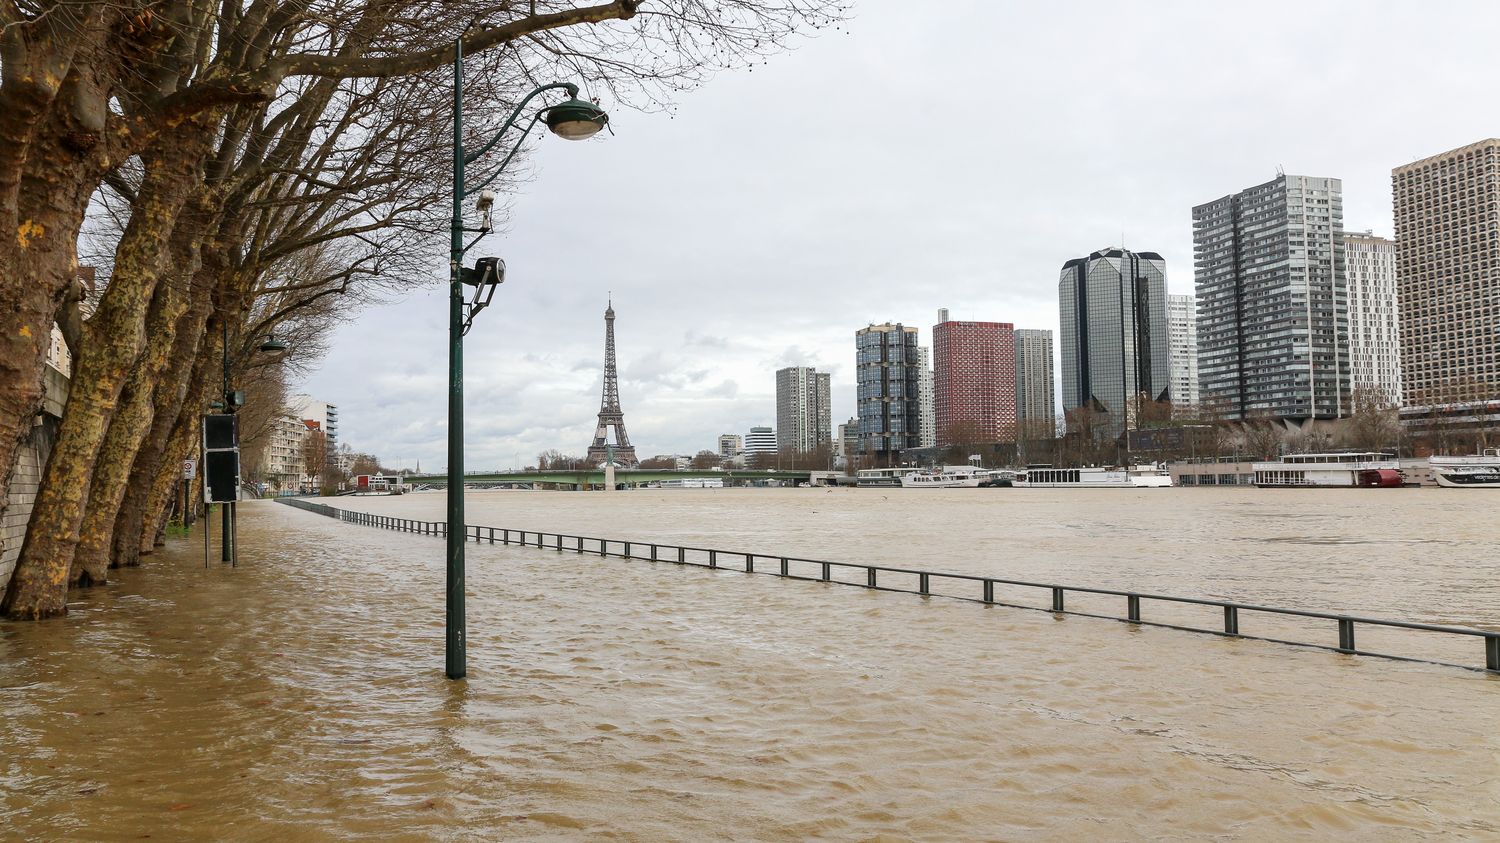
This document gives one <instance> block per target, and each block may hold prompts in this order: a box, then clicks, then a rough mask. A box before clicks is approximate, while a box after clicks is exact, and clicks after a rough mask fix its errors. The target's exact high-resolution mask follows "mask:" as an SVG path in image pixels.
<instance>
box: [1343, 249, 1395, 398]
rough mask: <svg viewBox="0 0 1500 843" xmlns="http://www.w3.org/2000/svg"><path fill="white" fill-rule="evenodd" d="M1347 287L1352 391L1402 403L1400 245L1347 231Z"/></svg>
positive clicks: (1345, 260)
mask: <svg viewBox="0 0 1500 843" xmlns="http://www.w3.org/2000/svg"><path fill="white" fill-rule="evenodd" d="M1344 271H1345V274H1346V275H1347V278H1348V286H1349V388H1350V393H1351V395H1352V394H1353V392H1354V391H1357V390H1360V389H1364V390H1367V391H1372V394H1373V395H1376V396H1379V397H1380V398H1381V399H1382V400H1385V401H1389V402H1391V403H1392V404H1393V405H1399V404H1400V403H1401V323H1400V314H1399V313H1398V312H1397V306H1396V243H1395V241H1393V240H1387V239H1385V238H1384V237H1376V236H1374V234H1373V233H1372V232H1369V231H1366V232H1365V233H1364V234H1354V233H1351V232H1347V231H1346V232H1344Z"/></svg>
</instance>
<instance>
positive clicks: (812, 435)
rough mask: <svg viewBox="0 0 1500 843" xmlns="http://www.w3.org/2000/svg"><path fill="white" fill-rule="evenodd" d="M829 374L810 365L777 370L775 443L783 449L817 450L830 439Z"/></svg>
mask: <svg viewBox="0 0 1500 843" xmlns="http://www.w3.org/2000/svg"><path fill="white" fill-rule="evenodd" d="M830 400H831V399H830V396H829V377H828V373H827V372H819V371H818V370H817V369H814V368H813V367H811V366H788V367H787V368H785V369H778V370H777V371H776V445H777V447H778V448H779V449H781V450H783V451H794V452H807V451H816V450H817V449H818V448H821V447H823V446H825V445H827V444H828V443H829V442H831V441H832V440H833V430H832V424H833V421H832V417H831V415H830V414H829V407H828V404H829V401H830Z"/></svg>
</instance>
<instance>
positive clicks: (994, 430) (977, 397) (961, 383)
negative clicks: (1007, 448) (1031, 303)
mask: <svg viewBox="0 0 1500 843" xmlns="http://www.w3.org/2000/svg"><path fill="white" fill-rule="evenodd" d="M946 315H947V310H946V309H944V310H940V311H938V318H939V319H943V321H941V322H939V323H938V324H936V325H934V326H933V327H932V350H933V355H932V358H933V360H932V362H933V384H934V386H935V389H934V393H935V401H934V403H935V404H936V410H937V444H938V445H940V446H944V447H946V446H948V445H956V444H965V445H967V444H974V443H980V442H1014V441H1015V439H1016V347H1015V342H1016V337H1015V326H1014V325H1012V324H1010V323H1009V322H955V321H953V320H951V319H944V317H945V316H946Z"/></svg>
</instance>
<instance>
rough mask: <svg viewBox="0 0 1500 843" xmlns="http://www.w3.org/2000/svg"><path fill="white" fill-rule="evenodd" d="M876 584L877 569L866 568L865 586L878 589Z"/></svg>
mask: <svg viewBox="0 0 1500 843" xmlns="http://www.w3.org/2000/svg"><path fill="white" fill-rule="evenodd" d="M875 582H876V580H875V569H874V568H865V585H866V586H867V587H869V588H876V584H875Z"/></svg>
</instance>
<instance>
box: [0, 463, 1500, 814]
mask: <svg viewBox="0 0 1500 843" xmlns="http://www.w3.org/2000/svg"><path fill="white" fill-rule="evenodd" d="M1022 491H1023V490H1011V491H1010V492H1000V491H996V492H977V491H968V490H955V491H954V492H953V493H947V492H929V491H922V492H901V491H899V490H893V491H892V492H889V493H879V492H871V491H870V490H843V491H836V492H822V491H810V490H701V491H698V490H670V491H660V492H656V491H653V492H632V493H622V494H617V495H599V494H583V493H578V494H568V493H501V492H496V493H476V494H473V495H471V497H470V504H469V516H470V521H471V523H481V524H493V525H496V526H512V527H521V528H526V529H545V530H563V531H568V532H579V533H585V534H589V535H600V536H608V537H611V538H631V539H644V540H651V539H653V538H654V539H658V540H662V541H674V542H675V541H681V542H684V543H703V544H707V545H711V546H716V547H725V548H743V549H747V550H756V551H763V552H767V553H771V552H777V553H788V554H796V555H804V556H810V557H813V558H828V559H847V560H850V561H878V562H882V563H888V564H908V565H912V566H913V567H928V568H935V569H944V570H954V571H966V572H974V573H992V574H996V575H1001V574H1003V575H1006V576H1012V577H1015V578H1021V579H1024V578H1031V577H1035V578H1038V579H1054V580H1060V581H1064V582H1071V583H1077V584H1081V585H1082V584H1096V585H1103V586H1126V587H1131V588H1140V589H1148V590H1152V591H1161V592H1166V593H1172V594H1184V595H1195V594H1197V595H1203V596H1214V597H1227V598H1232V599H1241V600H1246V601H1249V602H1264V603H1270V604H1273V605H1293V606H1299V607H1304V608H1317V609H1334V610H1358V611H1362V612H1365V613H1368V614H1373V615H1378V616H1386V617H1400V618H1404V619H1408V620H1419V621H1428V622H1436V623H1451V624H1458V625H1472V626H1483V627H1487V628H1494V627H1495V625H1496V623H1497V622H1500V593H1497V590H1496V586H1495V585H1494V583H1495V582H1496V577H1495V567H1494V566H1495V564H1496V563H1495V562H1493V561H1491V560H1492V558H1493V551H1492V550H1490V549H1489V548H1492V547H1493V546H1494V544H1495V543H1496V540H1497V539H1500V536H1497V534H1496V533H1497V528H1496V527H1494V526H1493V518H1492V516H1491V514H1490V513H1491V511H1492V510H1490V509H1486V508H1485V507H1483V506H1481V505H1480V503H1479V502H1478V501H1477V500H1476V499H1475V498H1474V496H1465V495H1463V493H1457V494H1456V495H1454V494H1450V495H1445V496H1443V497H1436V495H1439V494H1441V493H1439V492H1426V491H1414V492H1409V493H1407V492H1398V493H1394V495H1393V496H1382V495H1380V494H1378V493H1358V494H1359V495H1360V496H1359V497H1349V496H1348V495H1344V496H1342V497H1341V496H1340V494H1339V493H1316V492H1312V493H1303V494H1300V495H1299V494H1295V493H1280V494H1278V493H1274V492H1265V493H1258V492H1254V491H1251V490H1223V491H1218V490H1213V491H1210V490H1191V491H1190V490H1177V491H1172V492H1166V493H1162V492H1159V491H1153V492H1150V493H1146V495H1145V496H1144V497H1142V496H1141V495H1137V494H1135V493H1129V492H1125V493H1109V492H1103V493H1096V494H1097V495H1103V497H1095V498H1093V499H1084V498H1079V497H1076V496H1072V497H1066V496H1065V495H1064V494H1063V493H1059V494H1056V495H1052V496H1047V493H1045V492H1041V490H1024V492H1025V493H1026V494H1028V495H1030V496H1029V497H1021V496H1020V494H1018V493H1020V492H1022ZM1039 492H1041V494H1038V493H1039ZM913 495H916V496H923V497H921V498H920V499H914V498H913V497H912V496H913ZM1320 495H1323V497H1319V496H1320ZM1002 496H1003V497H1002ZM1377 499H1378V501H1377ZM336 503H337V505H339V506H342V507H345V508H363V509H368V510H370V511H378V512H381V513H383V514H389V515H396V516H401V517H413V518H429V519H433V518H440V517H441V511H442V497H441V495H415V496H409V497H406V498H364V499H348V498H345V499H341V500H339V501H337V502H336ZM1397 504H1399V505H1397ZM242 510H243V511H242V517H241V525H242V539H243V543H242V548H241V567H240V568H239V569H237V570H230V569H226V568H220V567H219V566H218V563H217V562H214V563H213V567H212V568H211V569H209V570H207V571H205V570H204V569H203V567H202V555H201V554H202V544H201V536H194V537H192V538H190V539H187V540H182V541H180V542H176V543H174V545H172V546H171V547H169V548H168V549H167V550H166V552H165V553H159V554H158V555H157V556H156V557H154V558H153V559H152V560H151V562H150V563H149V567H147V568H146V569H143V570H140V571H129V572H125V573H124V576H123V577H122V580H121V582H120V583H119V584H117V585H113V586H110V587H107V588H104V589H99V590H96V591H94V592H89V593H84V594H82V595H81V596H80V599H79V601H78V602H77V603H75V604H73V606H72V607H71V613H70V615H69V616H68V617H67V618H65V619H61V620H57V621H50V622H46V623H42V624H5V625H0V828H4V829H5V832H4V834H3V835H0V837H6V838H10V837H15V838H16V839H44V840H45V839H97V840H130V839H139V838H140V837H142V836H143V835H147V834H149V835H151V836H152V838H154V839H227V840H279V841H284V840H300V839H309V840H312V839H333V840H376V839H378V840H431V839H436V840H493V839H500V838H507V839H508V838H519V839H558V840H572V839H582V838H585V837H590V836H595V835H612V836H613V837H615V838H617V839H628V840H642V841H648V840H650V841H654V840H714V839H722V840H746V839H761V840H802V839H840V840H842V839H871V838H879V837H881V836H882V835H884V836H885V838H886V839H928V840H947V839H966V840H970V839H1045V840H1050V839H1096V838H1101V837H1104V838H1110V839H1146V838H1151V839H1202V838H1205V837H1216V838H1218V839H1227V840H1263V839H1288V838H1292V839H1295V838H1304V839H1321V838H1327V837H1330V836H1334V835H1337V836H1340V837H1348V838H1356V837H1357V838H1363V839H1398V840H1399V839H1433V838H1444V837H1446V838H1451V839H1474V838H1484V837H1490V836H1497V835H1500V760H1497V759H1500V728H1497V727H1500V679H1497V678H1496V677H1492V676H1487V675H1484V674H1480V673H1473V672H1470V671H1460V670H1453V669H1449V668H1442V667H1433V666H1428V665H1417V664H1405V663H1396V662H1389V661H1383V660H1374V659H1360V658H1357V657H1348V656H1339V655H1336V654H1329V653H1325V652H1320V651H1312V650H1298V649H1293V648H1286V647H1281V646H1277V645H1272V644H1265V643H1258V642H1250V641H1237V640H1230V639H1220V638H1214V637H1210V636H1201V635H1192V634H1185V633H1180V632H1175V631H1172V630H1162V629H1134V628H1131V627H1128V626H1125V625H1122V624H1117V623H1112V622H1107V621H1097V620H1090V619H1086V618H1065V619H1062V620H1057V619H1054V618H1053V617H1052V616H1051V615H1049V614H1046V613H1039V612H1024V611H1018V610H1014V609H1007V608H1004V607H986V606H982V605H977V604H972V603H960V602H955V601H946V600H940V599H932V600H921V599H918V598H914V597H911V596H908V595H896V594H882V593H876V592H868V591H864V590H862V589H850V588H844V587H840V586H834V585H823V584H818V583H805V582H788V581H781V580H777V579H775V578H768V577H748V576H745V575H743V574H733V573H727V572H708V571H700V570H696V569H682V568H678V567H676V566H671V565H665V564H657V565H653V564H651V563H644V562H626V561H620V560H599V559H590V558H587V557H580V556H577V555H574V554H557V553H555V552H551V551H540V550H535V549H524V550H523V549H517V548H503V547H498V546H496V547H490V546H479V547H476V546H473V545H471V546H470V547H469V551H468V558H469V563H470V564H469V586H470V597H469V619H470V621H469V631H470V636H471V643H470V651H469V660H470V664H469V670H470V678H469V681H468V682H467V683H450V682H447V681H445V680H443V679H442V678H441V666H442V654H441V648H442V626H441V624H442V597H441V595H442V562H441V557H442V551H441V548H442V543H441V541H440V540H438V539H434V538H431V537H423V536H415V535H406V534H400V533H394V532H389V531H384V530H372V529H369V528H362V527H356V526H353V525H347V524H343V523H340V522H337V521H334V520H331V519H327V518H322V517H319V516H316V515H313V514H310V513H305V512H300V511H297V510H293V509H291V508H289V507H282V506H277V505H274V504H271V503H269V502H265V503H253V504H247V505H245V506H244V507H243V508H242ZM1486 566H1487V567H1486Z"/></svg>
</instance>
